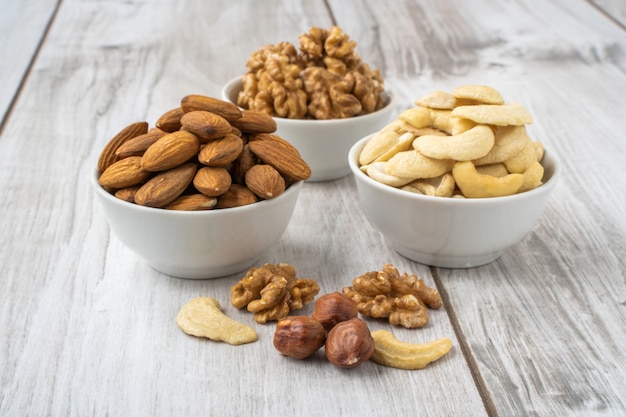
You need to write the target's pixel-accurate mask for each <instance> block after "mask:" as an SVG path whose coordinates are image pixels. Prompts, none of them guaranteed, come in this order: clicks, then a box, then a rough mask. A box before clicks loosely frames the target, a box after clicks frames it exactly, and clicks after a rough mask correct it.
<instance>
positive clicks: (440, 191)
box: [401, 172, 456, 197]
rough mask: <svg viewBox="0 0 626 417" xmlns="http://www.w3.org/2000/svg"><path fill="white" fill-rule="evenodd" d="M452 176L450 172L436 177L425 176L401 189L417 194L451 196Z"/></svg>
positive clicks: (452, 188)
mask: <svg viewBox="0 0 626 417" xmlns="http://www.w3.org/2000/svg"><path fill="white" fill-rule="evenodd" d="M455 185H456V184H455V182H454V177H453V176H452V174H451V173H449V172H446V173H445V174H443V175H442V176H440V177H437V178H426V179H422V180H418V181H413V182H411V183H409V184H407V185H405V186H404V187H402V188H401V189H402V190H405V191H411V192H413V193H417V194H424V195H431V196H435V197H452V194H454V187H455Z"/></svg>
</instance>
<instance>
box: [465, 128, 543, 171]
mask: <svg viewBox="0 0 626 417" xmlns="http://www.w3.org/2000/svg"><path fill="white" fill-rule="evenodd" d="M530 141H531V140H530V138H529V137H528V134H527V133H526V127H525V126H500V127H498V129H497V130H496V134H495V140H494V144H493V148H491V150H490V151H489V153H487V155H485V156H483V157H482V158H478V159H476V160H475V161H474V165H476V166H480V165H489V164H496V163H499V162H504V161H506V160H507V159H510V158H512V157H514V156H515V155H517V154H518V153H520V152H521V151H522V149H524V146H526V144H527V143H528V142H530Z"/></svg>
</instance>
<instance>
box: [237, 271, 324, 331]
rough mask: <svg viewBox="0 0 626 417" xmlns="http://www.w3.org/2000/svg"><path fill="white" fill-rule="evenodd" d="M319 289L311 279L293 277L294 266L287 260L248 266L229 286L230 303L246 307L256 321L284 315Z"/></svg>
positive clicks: (264, 321)
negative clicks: (285, 261)
mask: <svg viewBox="0 0 626 417" xmlns="http://www.w3.org/2000/svg"><path fill="white" fill-rule="evenodd" d="M319 290H320V287H319V285H318V284H317V282H316V281H315V280H313V279H308V278H296V269H295V268H294V267H293V265H290V264H287V263H279V264H276V265H273V264H265V265H263V267H261V268H250V269H249V270H248V271H247V272H246V275H245V276H244V277H243V278H242V279H241V280H240V281H239V282H238V283H237V284H235V285H233V286H232V287H231V289H230V291H231V302H232V304H233V306H235V307H237V308H244V307H247V309H248V311H249V312H251V313H254V320H255V321H256V322H257V323H267V322H268V321H274V320H279V319H281V318H283V317H286V316H287V315H288V314H289V312H290V311H293V310H299V309H301V308H302V307H304V306H305V305H306V304H308V303H310V302H311V301H313V299H314V298H315V296H316V295H317V293H318V292H319Z"/></svg>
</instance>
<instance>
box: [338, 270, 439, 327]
mask: <svg viewBox="0 0 626 417" xmlns="http://www.w3.org/2000/svg"><path fill="white" fill-rule="evenodd" d="M342 292H343V294H345V295H347V296H348V297H350V298H351V299H352V300H353V301H354V302H356V303H357V306H358V309H359V312H360V313H361V314H363V315H364V316H369V317H373V318H388V319H389V322H390V323H391V324H393V325H396V326H402V327H406V328H417V327H424V326H425V325H426V324H428V320H429V317H428V307H430V308H433V309H438V308H440V307H441V306H442V305H443V302H442V301H441V297H440V295H439V292H438V291H437V290H436V289H433V288H429V287H428V286H426V284H424V281H423V280H421V279H419V278H417V276H416V275H414V274H411V275H409V274H407V273H403V274H400V273H399V272H398V270H397V269H396V268H395V267H394V266H393V265H391V264H385V265H384V267H383V270H382V271H371V272H366V273H365V274H363V275H361V276H360V277H357V278H355V279H354V280H353V281H352V286H351V287H345V288H343V290H342Z"/></svg>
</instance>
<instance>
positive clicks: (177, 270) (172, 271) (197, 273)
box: [148, 258, 259, 279]
mask: <svg viewBox="0 0 626 417" xmlns="http://www.w3.org/2000/svg"><path fill="white" fill-rule="evenodd" d="M258 259H259V258H256V259H252V260H247V261H244V262H240V263H238V264H234V265H228V266H224V267H197V268H181V267H180V266H170V265H166V264H161V263H158V262H148V265H150V267H151V268H152V269H154V270H156V271H158V272H161V273H163V274H166V275H169V276H171V277H174V278H182V279H215V278H223V277H226V276H228V275H233V274H236V273H238V272H243V271H245V270H247V269H249V268H250V267H251V266H252V265H254V264H255V263H256V262H257V261H258Z"/></svg>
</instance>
